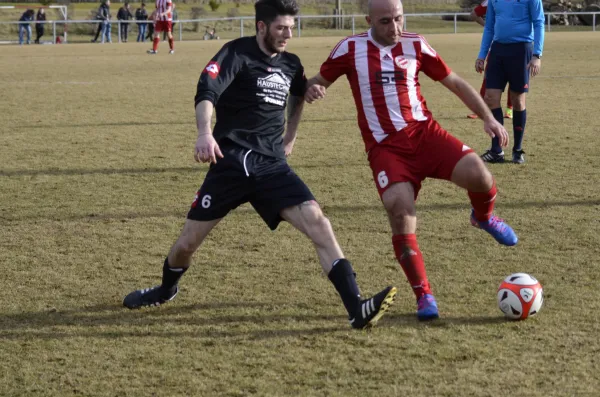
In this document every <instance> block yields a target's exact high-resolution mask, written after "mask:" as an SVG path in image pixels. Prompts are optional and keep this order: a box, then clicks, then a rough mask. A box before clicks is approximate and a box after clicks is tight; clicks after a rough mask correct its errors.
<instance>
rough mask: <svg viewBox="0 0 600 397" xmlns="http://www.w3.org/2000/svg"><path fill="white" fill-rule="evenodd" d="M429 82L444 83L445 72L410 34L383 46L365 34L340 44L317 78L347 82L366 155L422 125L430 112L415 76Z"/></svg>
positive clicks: (435, 57) (447, 70)
mask: <svg viewBox="0 0 600 397" xmlns="http://www.w3.org/2000/svg"><path fill="white" fill-rule="evenodd" d="M421 70H422V71H423V72H424V73H425V74H426V75H427V76H429V77H430V78H431V79H433V80H434V81H439V80H442V79H444V78H446V77H447V76H448V75H449V74H450V73H451V70H450V68H449V67H448V66H447V65H446V63H445V62H444V61H443V60H442V58H441V57H440V56H439V55H438V54H437V53H436V52H435V50H434V49H433V48H431V47H430V46H429V44H428V43H427V41H426V40H425V39H424V38H423V37H422V36H419V35H418V34H415V33H407V32H404V33H402V37H401V38H400V41H399V42H398V43H397V44H395V45H393V46H388V47H384V46H382V45H381V44H379V43H377V42H376V41H375V40H373V38H372V36H371V31H370V30H369V31H368V32H366V33H362V34H359V35H356V36H350V37H347V38H345V39H344V40H342V41H341V42H340V43H339V44H338V45H337V46H336V47H335V48H334V49H333V51H331V54H330V55H329V58H327V60H326V61H325V62H324V63H323V65H321V71H320V74H321V76H323V78H325V79H326V80H327V81H330V82H334V81H335V80H336V79H337V78H338V77H340V76H341V75H344V74H345V75H346V77H347V78H348V81H349V82H350V88H351V89H352V95H353V96H354V102H355V103H356V110H357V113H358V126H359V128H360V131H361V133H362V137H363V140H364V142H365V146H366V150H367V151H369V150H370V149H371V148H372V147H373V146H374V145H376V144H377V143H379V142H381V141H383V140H384V139H385V138H386V137H387V136H388V135H389V134H391V133H394V132H396V131H400V130H403V129H405V128H407V127H408V128H407V129H406V130H405V132H406V133H409V132H410V130H411V127H415V126H416V125H417V124H416V123H418V122H422V121H427V120H429V119H430V118H431V117H432V116H431V112H430V111H429V110H428V109H427V105H426V103H425V99H424V98H423V96H422V95H421V89H420V84H419V78H418V75H419V71H421Z"/></svg>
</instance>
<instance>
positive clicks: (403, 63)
mask: <svg viewBox="0 0 600 397" xmlns="http://www.w3.org/2000/svg"><path fill="white" fill-rule="evenodd" d="M394 63H395V64H396V66H398V67H399V68H400V69H407V68H408V61H407V60H406V58H404V57H401V56H397V57H396V58H394Z"/></svg>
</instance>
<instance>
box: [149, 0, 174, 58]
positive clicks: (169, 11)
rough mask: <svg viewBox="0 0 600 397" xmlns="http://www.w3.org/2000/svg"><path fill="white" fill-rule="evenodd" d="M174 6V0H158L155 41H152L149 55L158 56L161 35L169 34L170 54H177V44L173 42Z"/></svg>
mask: <svg viewBox="0 0 600 397" xmlns="http://www.w3.org/2000/svg"><path fill="white" fill-rule="evenodd" d="M173 7H175V5H174V4H173V1H172V0H156V11H155V19H154V40H153V41H152V49H151V50H148V54H156V53H157V52H158V43H160V33H161V32H167V37H168V38H169V54H174V53H175V43H174V41H173V32H172V30H173Z"/></svg>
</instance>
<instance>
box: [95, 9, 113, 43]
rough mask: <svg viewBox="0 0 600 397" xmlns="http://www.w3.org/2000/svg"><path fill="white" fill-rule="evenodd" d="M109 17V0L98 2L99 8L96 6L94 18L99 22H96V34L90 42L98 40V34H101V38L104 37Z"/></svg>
mask: <svg viewBox="0 0 600 397" xmlns="http://www.w3.org/2000/svg"><path fill="white" fill-rule="evenodd" d="M109 17H110V0H104V1H103V2H102V3H101V4H100V8H98V13H97V14H96V19H97V20H98V21H100V22H99V23H98V29H97V30H96V36H94V38H93V39H92V43H95V42H96V41H98V36H100V34H102V38H104V33H105V29H106V24H107V23H108V19H109ZM103 42H104V41H103Z"/></svg>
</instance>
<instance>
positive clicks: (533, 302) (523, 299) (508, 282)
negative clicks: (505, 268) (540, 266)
mask: <svg viewBox="0 0 600 397" xmlns="http://www.w3.org/2000/svg"><path fill="white" fill-rule="evenodd" d="M543 303H544V292H543V290H542V285H541V284H540V283H539V281H537V280H536V279H535V277H532V276H530V275H529V274H527V273H515V274H511V275H510V276H508V277H506V278H505V279H504V281H503V282H502V284H500V287H499V288H498V307H500V310H502V313H504V315H505V316H506V317H507V318H509V319H511V320H525V319H526V318H527V317H531V316H534V315H536V314H537V313H538V312H539V311H540V309H541V308H542V304H543Z"/></svg>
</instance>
